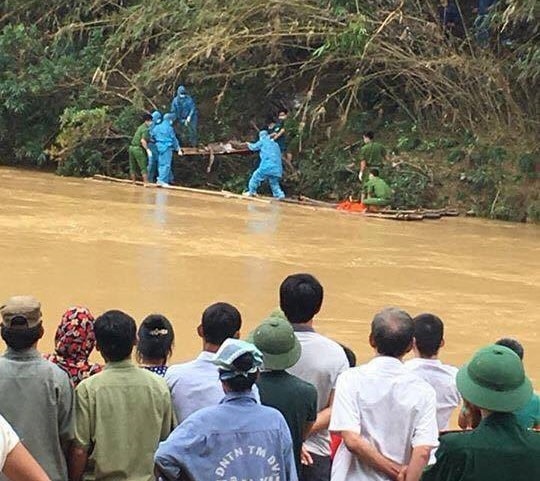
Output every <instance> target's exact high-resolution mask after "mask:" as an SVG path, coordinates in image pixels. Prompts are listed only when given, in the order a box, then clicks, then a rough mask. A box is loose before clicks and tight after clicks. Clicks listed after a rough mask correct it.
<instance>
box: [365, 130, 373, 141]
mask: <svg viewBox="0 0 540 481" xmlns="http://www.w3.org/2000/svg"><path fill="white" fill-rule="evenodd" d="M364 137H367V138H368V139H370V140H373V139H374V138H375V132H373V131H372V130H368V131H367V132H364Z"/></svg>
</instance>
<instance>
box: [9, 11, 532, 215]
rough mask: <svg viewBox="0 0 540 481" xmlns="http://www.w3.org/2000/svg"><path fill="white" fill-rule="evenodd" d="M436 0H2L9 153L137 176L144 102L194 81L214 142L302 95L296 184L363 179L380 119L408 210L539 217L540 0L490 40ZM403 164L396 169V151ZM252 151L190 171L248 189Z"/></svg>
mask: <svg viewBox="0 0 540 481" xmlns="http://www.w3.org/2000/svg"><path fill="white" fill-rule="evenodd" d="M438 3H439V2H438V1H436V0H432V1H431V0H422V1H420V0H401V1H398V2H396V1H394V0H371V1H368V0H288V1H281V0H264V1H262V0H251V1H249V2H248V1H228V2H223V1H218V0H145V1H142V0H84V1H83V0H69V1H68V0H53V1H49V2H43V1H42V0H0V4H1V5H2V9H1V11H0V12H1V13H0V28H1V33H0V96H1V98H2V105H1V106H0V140H1V143H0V159H1V161H2V162H3V163H6V164H18V165H37V166H40V167H42V168H54V169H55V170H56V171H57V172H58V173H59V174H61V175H92V174H94V173H97V172H104V173H108V174H113V175H125V172H126V169H127V162H126V159H127V153H126V149H127V145H128V140H129V137H130V136H131V135H132V132H133V129H134V128H135V126H136V125H137V123H138V121H139V116H140V113H141V112H142V111H144V110H151V109H153V108H160V109H163V110H168V107H169V104H170V100H171V98H172V96H173V93H174V91H175V89H176V87H177V85H178V84H179V83H180V82H182V83H185V84H186V85H187V86H188V88H189V89H190V90H191V91H192V92H193V94H194V96H195V97H196V99H197V100H198V102H199V106H200V110H201V136H202V141H203V142H212V141H216V140H227V139H230V138H238V139H250V138H252V137H254V135H255V131H254V129H253V128H252V127H251V125H250V123H251V121H254V122H255V123H256V124H257V125H262V123H263V122H264V118H265V117H266V113H267V112H269V111H270V110H275V108H276V106H278V105H286V106H288V107H289V108H290V110H291V112H292V114H293V118H292V119H291V123H290V126H289V127H290V129H289V130H290V132H291V139H290V148H291V150H292V152H293V154H294V157H295V160H294V162H295V163H296V165H297V166H298V167H299V168H300V173H299V174H297V175H290V176H289V177H288V178H287V179H286V181H285V186H286V187H287V191H288V192H289V193H303V194H305V195H309V196H312V197H317V198H331V199H337V198H343V197H344V196H346V195H348V194H355V193H357V191H358V185H357V179H356V176H355V174H354V173H351V172H350V171H349V170H348V169H347V167H346V166H347V165H348V164H350V163H351V162H352V161H356V160H357V158H356V157H355V155H356V154H357V147H358V145H357V144H356V143H357V142H358V141H359V140H360V138H361V135H360V133H361V132H362V130H364V129H371V130H376V131H377V133H378V137H379V139H380V140H381V141H383V142H384V143H385V144H386V145H387V147H388V148H389V150H391V151H392V152H393V156H392V158H391V159H390V160H389V165H388V166H387V168H385V172H384V175H385V177H386V178H387V179H388V180H389V181H390V183H391V184H392V186H393V187H394V189H395V191H396V198H395V204H396V206H400V207H413V206H418V205H424V206H437V205H443V204H445V203H451V204H453V205H460V206H462V207H464V208H467V209H473V210H474V211H475V212H476V213H477V214H478V215H482V216H489V217H492V218H498V219H505V220H517V221H521V220H525V219H528V220H533V221H538V218H539V216H540V214H539V211H540V207H539V202H540V200H539V198H538V190H539V189H538V180H539V179H538V172H539V170H540V166H539V150H538V147H537V144H536V141H537V139H536V138H535V134H537V132H538V130H539V117H538V107H539V105H540V102H539V100H540V89H539V88H538V81H539V79H540V46H539V45H540V43H539V42H538V37H539V30H538V22H537V18H538V13H539V11H538V9H539V6H538V2H537V1H536V0H506V1H501V2H499V4H498V6H497V8H496V9H495V10H494V11H493V12H492V15H491V17H492V18H491V27H490V44H489V45H488V46H486V47H484V48H480V47H479V46H478V45H477V42H476V41H475V38H474V30H473V27H472V25H473V21H474V16H473V14H472V13H471V12H472V6H473V5H474V3H475V2H474V1H473V0H469V1H467V0H461V1H459V2H458V4H459V6H460V8H461V11H462V12H463V17H464V28H463V32H461V33H459V35H456V36H454V35H450V34H448V32H447V31H445V30H444V29H443V28H442V27H441V25H440V22H439V17H438V13H437V6H438ZM391 162H394V163H395V164H397V166H396V167H395V168H391V167H390V163H391ZM251 166H252V164H251V162H250V161H249V160H247V159H228V158H227V159H219V160H217V161H216V164H215V169H214V172H212V173H211V174H210V175H207V174H206V172H205V167H206V164H205V162H204V161H203V160H201V159H191V158H190V159H183V160H182V161H181V162H177V163H176V169H177V171H176V178H177V179H180V180H181V182H182V183H184V184H188V185H211V186H216V187H226V188H230V189H235V190H241V189H242V187H243V186H244V185H245V181H246V179H247V176H248V174H249V170H250V168H251Z"/></svg>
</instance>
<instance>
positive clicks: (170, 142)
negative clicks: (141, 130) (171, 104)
mask: <svg viewBox="0 0 540 481" xmlns="http://www.w3.org/2000/svg"><path fill="white" fill-rule="evenodd" d="M173 120H174V114H165V115H164V116H163V120H162V121H161V123H159V124H157V125H156V126H154V127H152V130H151V135H152V137H153V138H154V140H155V142H156V146H157V149H158V152H166V151H167V150H169V149H173V150H178V149H179V148H180V143H179V142H178V139H177V138H176V133H175V132H174V129H173V126H172V121H173Z"/></svg>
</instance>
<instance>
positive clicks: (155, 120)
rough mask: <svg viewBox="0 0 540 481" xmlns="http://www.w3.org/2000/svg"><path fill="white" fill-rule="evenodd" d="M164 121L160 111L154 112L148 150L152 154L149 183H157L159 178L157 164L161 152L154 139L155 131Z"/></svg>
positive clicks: (149, 161) (149, 160)
mask: <svg viewBox="0 0 540 481" xmlns="http://www.w3.org/2000/svg"><path fill="white" fill-rule="evenodd" d="M162 120H163V115H162V114H161V112H160V111H159V110H154V111H153V112H152V123H151V124H150V129H149V134H150V140H149V141H148V148H149V149H150V152H151V153H152V155H151V156H148V181H149V182H155V181H156V177H157V170H158V169H157V163H158V157H159V152H158V150H157V145H156V140H155V138H154V134H153V133H152V132H153V129H154V128H155V127H156V126H157V125H158V124H160V123H161V121H162Z"/></svg>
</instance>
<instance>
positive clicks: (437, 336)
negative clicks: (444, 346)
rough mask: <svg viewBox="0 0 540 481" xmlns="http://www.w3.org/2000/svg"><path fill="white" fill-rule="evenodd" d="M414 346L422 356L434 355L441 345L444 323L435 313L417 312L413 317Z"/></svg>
mask: <svg viewBox="0 0 540 481" xmlns="http://www.w3.org/2000/svg"><path fill="white" fill-rule="evenodd" d="M413 323H414V338H415V340H416V348H417V349H418V352H419V353H420V354H421V355H422V356H424V357H432V356H435V355H436V354H437V353H438V352H439V349H440V347H441V342H442V340H443V336H444V324H443V322H442V320H441V319H440V318H439V317H437V316H436V315H435V314H419V315H418V316H416V317H415V318H414V319H413Z"/></svg>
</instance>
